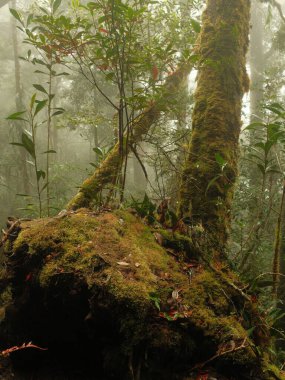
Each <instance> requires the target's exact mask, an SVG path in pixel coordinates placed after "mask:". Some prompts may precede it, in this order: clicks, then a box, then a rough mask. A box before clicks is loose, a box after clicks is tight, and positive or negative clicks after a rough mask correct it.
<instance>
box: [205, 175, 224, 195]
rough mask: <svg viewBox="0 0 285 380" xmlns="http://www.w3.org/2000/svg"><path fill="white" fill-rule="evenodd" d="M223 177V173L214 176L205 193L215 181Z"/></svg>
mask: <svg viewBox="0 0 285 380" xmlns="http://www.w3.org/2000/svg"><path fill="white" fill-rule="evenodd" d="M220 177H221V174H220V175H217V176H216V177H214V178H212V179H211V181H210V182H209V183H208V186H207V189H206V191H205V195H206V194H207V192H208V190H209V189H210V187H212V186H213V185H214V183H215V182H216V181H217V180H218V179H219V178H220Z"/></svg>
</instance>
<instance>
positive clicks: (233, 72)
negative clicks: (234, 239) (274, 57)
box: [180, 0, 250, 245]
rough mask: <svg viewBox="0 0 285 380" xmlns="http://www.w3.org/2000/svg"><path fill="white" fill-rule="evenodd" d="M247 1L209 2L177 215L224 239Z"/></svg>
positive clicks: (244, 81) (244, 83)
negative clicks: (179, 214) (187, 218)
mask: <svg viewBox="0 0 285 380" xmlns="http://www.w3.org/2000/svg"><path fill="white" fill-rule="evenodd" d="M249 20H250V2H249V0H208V2H207V8H206V10H205V12H204V15H203V27H202V31H201V39H200V46H199V50H200V58H201V61H200V70H199V76H198V83H197V90H196V94H195V108H194V112H193V132H192V139H191V143H190V148H189V157H188V160H187V163H186V167H185V170H184V174H183V179H182V186H181V202H180V213H181V215H182V216H190V217H191V220H192V222H193V224H199V223H202V225H203V226H204V228H206V230H207V231H208V232H210V233H211V235H212V236H214V237H215V238H216V240H217V241H219V243H221V244H222V245H224V244H225V242H226V239H227V230H228V228H229V220H230V210H231V203H232V196H233V186H234V182H235V179H236V176H237V161H238V155H239V146H238V140H239V134H240V128H241V106H242V97H243V94H244V92H245V91H248V84H249V83H248V77H247V74H246V69H245V62H246V53H247V48H248V34H249Z"/></svg>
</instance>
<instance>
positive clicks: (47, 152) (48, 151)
mask: <svg viewBox="0 0 285 380" xmlns="http://www.w3.org/2000/svg"><path fill="white" fill-rule="evenodd" d="M49 153H56V150H53V149H50V150H47V151H46V152H43V154H49Z"/></svg>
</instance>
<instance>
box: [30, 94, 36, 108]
mask: <svg viewBox="0 0 285 380" xmlns="http://www.w3.org/2000/svg"><path fill="white" fill-rule="evenodd" d="M36 96H37V94H34V95H33V96H32V97H31V101H30V109H31V110H32V109H33V108H34V105H35V101H36Z"/></svg>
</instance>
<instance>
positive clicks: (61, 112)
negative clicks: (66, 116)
mask: <svg viewBox="0 0 285 380" xmlns="http://www.w3.org/2000/svg"><path fill="white" fill-rule="evenodd" d="M63 113H64V111H56V112H54V113H53V114H52V115H51V116H52V117H53V116H57V115H62V114H63Z"/></svg>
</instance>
